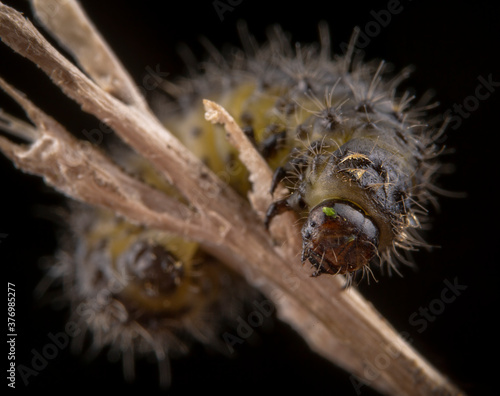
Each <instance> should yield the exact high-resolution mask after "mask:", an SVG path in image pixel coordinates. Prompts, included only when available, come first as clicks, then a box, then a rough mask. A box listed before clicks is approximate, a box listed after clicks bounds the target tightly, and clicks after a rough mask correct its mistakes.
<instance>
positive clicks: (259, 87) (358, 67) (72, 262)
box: [49, 28, 442, 384]
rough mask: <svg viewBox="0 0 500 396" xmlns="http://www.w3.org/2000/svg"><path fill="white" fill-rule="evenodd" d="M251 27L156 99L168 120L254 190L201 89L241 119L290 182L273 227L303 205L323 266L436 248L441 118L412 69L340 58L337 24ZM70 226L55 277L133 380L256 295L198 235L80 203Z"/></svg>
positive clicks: (209, 340)
mask: <svg viewBox="0 0 500 396" xmlns="http://www.w3.org/2000/svg"><path fill="white" fill-rule="evenodd" d="M241 36H242V39H243V46H244V50H243V51H236V52H234V53H233V55H232V56H231V58H229V59H228V58H226V57H224V56H222V55H221V54H220V53H219V52H218V51H217V50H215V49H213V48H212V49H211V50H210V54H211V56H212V58H213V59H212V60H210V61H208V62H206V63H204V64H203V68H204V70H203V72H202V73H200V72H199V71H193V73H192V74H193V75H194V76H193V77H191V78H189V79H185V80H181V81H179V82H172V81H165V82H164V83H163V85H162V87H163V88H164V91H165V96H166V97H165V100H163V101H159V102H157V103H156V108H157V110H158V113H159V115H160V117H161V119H162V121H163V122H164V124H165V125H166V127H167V128H168V129H169V130H170V131H171V132H172V133H174V134H175V135H176V136H177V137H178V138H179V139H180V140H181V141H182V142H183V143H184V145H185V146H186V148H187V149H188V150H191V151H192V152H194V153H195V154H196V155H197V156H199V158H201V159H202V160H203V162H204V163H205V164H206V165H207V166H209V167H210V168H211V169H212V170H213V171H214V172H215V173H219V174H221V175H222V174H225V175H227V174H230V175H231V176H230V177H229V178H228V179H227V180H226V181H227V182H228V183H229V184H230V185H231V186H233V187H234V188H235V189H236V190H237V191H239V192H240V193H241V194H242V195H245V194H246V192H247V191H248V189H249V187H250V185H249V182H248V179H247V172H246V170H245V169H244V167H243V165H241V164H240V163H239V162H238V160H237V153H236V152H235V151H234V149H233V148H231V146H230V145H229V144H228V143H227V141H226V138H225V132H224V130H223V129H222V127H220V126H216V125H215V126H214V125H212V124H210V123H208V122H207V121H206V120H205V119H204V109H203V106H202V99H204V98H206V99H210V100H212V101H214V102H216V103H219V104H220V105H222V106H223V107H224V108H225V109H226V110H227V111H228V112H229V113H230V114H231V115H232V116H233V117H234V119H235V120H236V122H237V123H238V124H239V125H240V126H241V127H242V129H243V130H244V132H245V133H246V134H247V136H248V137H249V139H251V141H252V142H253V143H254V144H255V146H256V148H257V149H258V151H259V152H260V153H261V155H262V156H263V157H264V158H265V159H266V161H267V162H268V163H269V165H270V166H271V168H272V169H273V170H274V172H275V173H274V179H273V183H272V185H271V186H269V188H270V190H271V192H274V191H275V189H276V187H277V185H278V184H279V183H280V182H283V183H284V184H285V185H286V187H287V188H288V189H289V191H290V195H289V196H288V197H286V198H284V199H281V200H276V201H275V202H274V203H273V204H272V205H271V206H270V208H269V210H268V212H267V218H266V225H267V226H270V224H271V221H272V220H273V218H274V217H275V216H277V215H279V214H281V213H283V212H285V211H288V210H292V211H295V212H296V213H297V214H298V216H299V218H300V223H301V226H302V231H301V233H302V238H303V246H302V261H303V262H306V261H309V262H310V263H311V265H312V266H313V267H314V272H313V275H314V276H317V275H320V274H322V273H327V274H334V275H335V274H342V275H345V276H346V278H347V283H348V284H349V283H350V282H352V279H353V277H354V276H355V275H356V274H357V273H360V274H361V275H365V274H366V273H368V274H370V273H371V269H370V265H372V264H374V263H376V262H378V265H382V264H383V263H387V264H388V267H389V268H396V265H397V263H396V258H397V259H401V260H403V261H404V260H405V258H403V257H401V253H400V252H405V251H411V250H414V249H415V248H418V247H419V246H425V243H424V242H423V241H422V240H421V239H420V237H419V236H418V234H417V231H418V230H419V229H420V228H421V223H422V220H423V218H422V217H423V216H424V215H425V213H426V210H425V209H424V208H425V206H426V204H427V203H428V202H429V201H432V200H433V197H432V194H431V193H432V191H433V181H434V178H435V176H436V175H437V173H438V170H439V163H438V161H437V158H436V157H437V156H438V154H439V152H440V148H439V147H438V146H437V144H436V143H435V142H436V139H437V138H438V137H439V136H440V134H441V133H442V128H441V129H435V128H434V127H433V126H429V125H428V121H425V120H424V119H423V116H424V113H425V110H426V109H427V108H430V106H427V105H426V104H425V103H424V104H422V105H421V106H418V105H417V106H413V107H412V105H411V102H412V100H413V98H412V97H411V96H410V94H409V93H407V92H404V93H402V94H399V93H398V92H397V88H398V85H399V84H400V83H401V81H402V80H403V79H404V78H405V77H406V75H407V71H403V72H402V73H400V74H397V75H395V77H393V78H389V79H387V78H385V77H384V72H385V70H386V68H387V65H386V64H385V63H384V62H382V63H365V62H362V61H361V60H358V59H357V58H355V57H354V53H353V52H354V44H355V41H354V40H353V41H352V42H351V44H350V47H349V51H348V52H347V53H346V54H345V55H344V56H338V57H332V56H331V54H330V49H329V40H328V33H327V32H326V31H325V29H322V34H321V41H322V45H321V46H319V47H318V46H316V45H305V46H300V45H295V46H294V45H293V44H292V43H291V41H290V39H289V38H288V37H287V35H286V34H285V33H283V32H282V31H281V30H280V29H278V28H276V29H275V30H274V32H273V33H272V34H271V36H270V38H269V42H268V43H267V44H266V45H263V46H260V45H257V44H256V42H255V40H254V39H253V38H252V37H251V36H250V35H248V34H247V33H245V32H244V33H243V34H242V35H241ZM114 158H115V160H116V161H117V162H118V163H119V164H121V165H122V166H123V167H124V168H125V169H126V170H127V171H128V172H130V173H133V174H135V175H136V176H137V177H139V178H140V179H142V180H144V181H145V182H148V183H149V184H151V185H153V186H155V187H156V188H158V189H162V190H164V191H165V192H166V193H168V194H176V193H175V188H174V187H172V186H169V185H168V184H167V183H166V182H165V181H164V180H161V178H160V177H159V176H158V175H156V174H155V172H154V171H153V170H152V168H151V167H150V166H149V165H148V164H147V163H145V162H144V161H143V160H141V159H138V158H137V157H136V156H135V155H133V154H129V153H124V152H120V150H118V151H117V152H115V153H114ZM227 169H231V172H229V173H228V172H227ZM179 199H181V198H179ZM69 225H70V228H71V229H72V232H73V234H74V235H73V237H72V238H69V239H70V242H68V243H67V244H66V248H65V249H63V250H62V251H61V252H60V255H59V257H60V260H59V262H58V264H57V265H54V266H53V267H52V268H51V269H50V270H49V278H52V279H54V280H60V281H61V282H62V284H63V288H64V294H65V296H66V299H67V300H68V301H70V303H71V306H72V312H73V316H74V320H75V321H76V322H77V323H80V324H81V325H82V326H84V328H85V329H88V332H89V333H91V336H92V345H93V346H94V347H95V348H96V349H101V348H103V347H107V346H109V347H110V349H111V352H116V353H118V354H121V355H122V356H123V360H124V367H125V372H126V374H127V376H128V377H131V376H132V375H133V360H134V356H135V355H146V354H151V353H152V354H153V355H155V356H156V358H157V360H158V361H159V362H160V371H161V373H162V374H161V378H162V381H163V383H165V384H167V383H168V381H169V374H168V357H169V356H173V355H176V354H179V353H183V352H185V351H186V350H187V346H188V345H189V343H190V342H192V341H199V342H202V343H205V344H207V345H211V346H217V344H218V343H220V342H221V338H220V332H221V328H222V326H223V325H224V323H229V322H230V321H231V319H234V318H235V317H236V316H237V315H238V312H240V311H241V310H242V309H243V307H244V301H245V300H247V301H248V300H249V299H251V298H253V296H255V293H256V292H255V291H253V290H252V289H251V288H250V286H248V285H246V283H245V282H244V281H243V280H242V279H241V278H240V277H239V276H237V275H236V274H234V273H232V272H231V271H230V270H229V269H227V268H226V267H225V266H224V265H222V264H221V263H219V262H218V261H217V260H215V259H214V258H212V257H210V256H209V255H207V254H206V253H204V252H202V251H201V250H200V248H199V246H198V245H197V244H195V243H193V242H190V241H187V240H183V239H181V238H179V237H176V236H173V235H170V234H168V233H164V232H159V231H156V230H151V229H145V228H143V227H139V226H135V225H132V224H130V223H128V222H126V221H125V220H122V219H119V218H116V217H115V216H114V215H113V214H111V213H108V212H106V211H103V210H97V209H91V208H87V207H80V206H78V205H76V206H74V207H73V209H72V215H71V220H70V224H69ZM103 296H104V297H103ZM85 339H86V338H85V335H84V334H82V336H81V337H80V339H79V340H80V343H81V344H82V345H83V344H84V342H85Z"/></svg>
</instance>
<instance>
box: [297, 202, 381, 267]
mask: <svg viewBox="0 0 500 396" xmlns="http://www.w3.org/2000/svg"><path fill="white" fill-rule="evenodd" d="M379 235H380V232H379V229H378V227H377V226H376V225H375V223H374V222H373V220H372V219H371V218H370V217H369V216H368V215H367V214H366V213H365V212H364V211H363V210H362V209H361V208H359V207H358V206H357V205H354V204H353V203H351V202H349V201H345V200H339V199H331V200H326V201H323V202H322V203H320V204H319V205H317V206H315V207H314V208H313V209H311V211H310V212H309V217H308V218H307V221H306V222H305V224H304V226H303V227H302V262H305V261H307V260H309V262H310V263H311V264H312V265H314V266H315V267H316V271H315V272H314V274H313V275H314V276H317V275H320V274H322V273H329V274H334V275H335V274H346V273H351V272H354V271H357V270H359V269H361V268H363V267H364V266H368V265H369V263H370V261H371V260H372V259H373V258H374V257H375V256H376V255H377V250H378V243H379Z"/></svg>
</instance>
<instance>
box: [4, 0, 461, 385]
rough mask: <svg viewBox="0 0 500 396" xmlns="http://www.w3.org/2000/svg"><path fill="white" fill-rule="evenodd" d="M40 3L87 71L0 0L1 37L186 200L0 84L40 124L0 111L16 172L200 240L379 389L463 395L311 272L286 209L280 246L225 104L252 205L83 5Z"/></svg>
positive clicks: (254, 159) (261, 177)
mask: <svg viewBox="0 0 500 396" xmlns="http://www.w3.org/2000/svg"><path fill="white" fill-rule="evenodd" d="M33 5H34V8H35V11H36V13H37V14H38V15H39V17H40V20H41V21H42V22H43V23H44V24H45V26H46V28H47V29H48V30H49V31H50V32H51V33H52V34H53V35H54V36H55V37H56V38H57V39H58V41H59V42H60V43H61V44H62V45H63V46H64V47H65V48H66V49H67V50H68V51H70V53H72V55H73V56H74V57H75V59H76V61H77V63H78V64H79V65H80V67H81V68H82V70H83V71H84V72H85V73H87V75H88V76H89V77H90V78H89V77H87V76H86V75H85V74H84V73H83V72H82V71H81V70H80V69H79V68H77V67H76V66H75V65H74V64H72V63H71V62H70V61H68V60H67V59H66V58H64V57H63V56H62V55H61V54H60V53H59V52H58V51H57V50H56V49H55V48H53V47H52V46H51V45H50V44H49V42H47V40H45V38H44V37H43V36H42V35H41V34H40V33H39V32H38V31H37V30H36V28H35V27H34V26H33V25H32V24H31V22H29V21H28V20H26V19H25V18H24V17H23V16H22V15H21V14H20V13H18V12H17V11H15V10H13V9H12V8H10V7H7V6H5V5H3V4H1V3H0V36H1V38H2V40H3V41H4V42H5V43H6V44H7V45H8V46H10V47H11V48H12V49H13V50H14V51H16V52H18V53H19V54H21V55H23V56H24V57H26V58H28V59H29V60H30V61H32V62H33V63H35V64H37V65H38V66H39V67H40V68H41V69H42V70H43V71H44V72H45V73H46V74H47V75H48V76H49V77H50V78H51V79H52V81H53V82H54V84H55V85H57V86H58V87H60V88H61V89H62V91H63V92H64V93H65V94H66V95H67V96H68V97H70V98H71V99H73V100H74V101H76V102H77V103H79V104H80V105H81V106H82V109H83V110H84V111H86V112H88V113H90V114H93V115H95V116H96V117H98V118H99V119H100V120H102V121H103V122H105V123H106V124H107V125H109V126H110V127H111V128H113V130H114V131H115V132H116V133H117V134H118V135H119V136H120V137H121V138H122V139H123V141H125V142H126V143H127V144H128V145H130V146H131V147H132V148H133V149H134V150H135V151H136V152H137V153H139V154H141V155H142V156H143V157H145V158H147V159H148V160H149V161H151V163H152V164H153V165H154V166H155V167H156V169H157V170H158V171H159V172H161V173H162V174H163V175H164V176H165V178H166V179H167V180H168V181H169V182H171V183H172V184H173V185H174V186H175V187H176V188H177V189H178V190H179V191H180V192H181V194H182V195H183V196H184V197H185V198H186V200H187V201H188V202H189V204H190V206H189V207H188V206H185V205H183V204H181V203H179V202H177V201H175V200H173V199H170V198H169V197H167V196H164V195H162V194H160V193H158V192H157V191H155V190H152V189H151V188H149V187H147V186H146V185H144V184H142V183H140V182H138V181H137V180H134V179H132V178H130V177H128V176H127V175H125V174H123V173H122V172H121V171H120V170H119V169H118V168H117V167H115V166H114V165H113V164H112V163H111V161H110V160H108V159H107V158H106V157H105V156H104V155H102V154H101V153H100V152H99V151H98V150H97V149H95V148H93V147H91V146H89V145H86V144H82V143H81V142H78V141H77V140H76V139H74V138H72V137H71V136H70V135H69V133H67V132H66V131H65V130H64V129H63V128H62V127H61V126H60V125H59V124H58V123H57V122H56V121H55V120H53V119H51V118H50V117H48V116H47V115H45V114H43V113H42V112H41V111H40V110H39V109H37V108H36V107H35V106H34V105H33V104H31V103H30V102H29V101H28V100H27V99H26V98H25V97H24V96H23V95H22V94H20V93H19V92H17V91H16V90H15V89H13V88H11V87H10V86H9V85H8V84H7V83H5V82H3V81H2V82H1V83H0V84H1V86H2V88H3V89H4V90H5V91H6V92H7V93H8V94H9V95H10V96H12V97H13V98H14V99H15V100H16V101H18V102H19V104H20V105H21V106H22V107H23V108H24V109H25V111H26V113H27V114H28V116H29V118H30V119H31V120H32V121H33V123H34V124H35V125H36V127H34V128H33V127H30V126H28V125H27V124H25V123H22V122H20V121H18V120H15V119H13V118H12V117H10V116H8V115H0V122H1V124H0V127H2V128H3V129H10V131H11V132H13V133H15V134H17V135H18V136H24V137H27V138H28V140H29V144H28V145H27V146H23V145H18V144H14V143H12V142H10V141H9V140H7V139H5V138H1V139H0V149H1V150H2V151H3V152H4V154H5V155H6V156H8V157H9V158H10V159H11V160H12V161H13V162H15V163H16V165H17V166H18V167H19V168H20V169H22V170H24V171H26V172H30V173H33V174H37V175H40V176H42V177H44V178H45V180H46V182H47V183H48V184H50V185H52V186H53V187H54V188H56V189H58V190H59V191H61V192H63V193H65V194H66V195H68V196H70V197H72V198H75V199H78V200H82V201H85V202H88V203H90V204H94V205H100V206H103V207H107V208H110V209H112V210H114V211H115V212H117V213H118V214H120V215H122V216H125V217H127V218H128V219H129V220H131V221H133V222H135V223H142V224H145V225H147V226H151V227H155V228H158V229H165V230H169V231H173V232H177V233H178V234H180V235H183V236H189V238H192V239H194V240H196V241H198V242H200V243H201V244H202V245H203V246H204V247H205V248H206V249H207V250H208V251H210V252H211V253H212V254H213V255H215V256H216V257H218V258H219V259H220V260H222V261H223V262H225V263H226V264H227V265H228V266H230V267H232V268H233V269H235V270H236V271H238V272H240V273H241V274H243V275H245V276H246V278H247V280H248V281H249V282H250V283H251V284H253V285H254V286H256V287H257V288H259V289H260V290H261V291H262V292H263V293H264V294H266V296H267V297H268V298H270V299H271V300H272V301H273V302H274V304H275V305H276V309H277V312H278V315H279V317H280V318H281V319H283V320H284V321H286V322H288V323H289V324H290V325H292V326H293V327H294V328H295V329H296V330H297V331H298V332H299V333H300V334H301V335H302V336H303V337H304V339H305V340H307V342H308V343H309V345H310V346H311V348H312V349H313V350H314V351H316V352H317V353H319V354H321V355H323V356H324V357H326V358H327V359H329V360H330V361H332V362H334V363H336V364H337V365H339V366H340V367H342V368H344V369H345V370H347V371H348V372H350V373H352V374H353V375H354V376H355V377H357V378H359V379H360V380H362V381H364V382H367V383H368V384H369V385H370V386H372V387H374V388H375V389H377V390H379V391H380V392H382V393H384V394H388V395H429V394H450V395H451V394H454V395H456V394H459V393H460V391H459V390H458V389H457V388H456V387H455V386H454V385H453V384H452V383H450V382H449V380H448V379H447V378H446V377H444V376H443V375H442V374H440V373H439V372H437V371H436V370H435V369H434V368H433V367H432V366H431V365H430V364H429V363H428V362H427V361H426V360H425V359H424V358H423V357H422V356H421V355H420V354H418V353H417V352H416V351H415V350H414V349H413V348H412V347H411V346H409V345H408V344H407V343H406V342H405V341H404V340H403V339H402V338H401V337H400V336H399V335H398V334H397V332H396V331H395V330H394V329H393V328H392V327H391V326H390V325H389V324H388V323H387V322H386V321H385V320H384V318H382V317H381V315H380V314H379V313H377V311H376V310H375V309H374V308H373V307H372V305H371V304H370V303H369V302H367V301H366V300H364V299H363V298H362V297H361V295H360V294H359V293H358V292H357V291H356V290H355V289H350V290H347V291H346V290H343V282H342V279H341V278H340V277H330V276H321V277H318V278H311V277H310V276H309V272H308V271H307V270H305V269H304V268H302V266H301V264H300V260H299V256H298V254H297V253H298V251H299V248H300V240H299V238H298V236H297V230H296V228H295V226H294V224H293V219H292V218H291V217H285V216H284V217H283V219H280V222H279V224H278V223H277V224H276V225H273V234H274V236H275V237H276V236H278V235H288V236H287V237H286V240H285V243H284V244H283V245H281V244H273V243H272V241H271V238H269V236H268V234H267V231H266V230H265V229H264V226H263V224H262V221H261V219H260V218H259V215H260V216H261V215H262V212H263V211H264V210H265V208H266V205H267V204H268V203H269V202H270V199H271V197H270V196H269V194H268V187H269V184H270V183H269V181H270V172H269V169H268V168H267V164H266V163H265V162H264V161H262V160H261V159H260V157H259V156H258V154H257V153H256V152H255V151H254V149H253V148H252V147H251V145H248V144H246V143H245V140H244V139H242V138H241V137H240V138H238V137H235V136H236V135H238V131H237V130H238V129H239V128H238V126H237V125H236V123H235V122H234V120H233V119H232V118H231V117H230V115H229V114H227V112H226V111H225V110H224V109H222V108H221V107H220V106H218V105H217V104H214V103H213V102H206V103H205V105H206V106H207V110H208V117H209V118H210V119H211V121H214V122H221V123H223V124H224V125H225V127H226V130H227V131H228V134H229V135H230V136H232V139H233V141H234V142H235V143H234V144H235V145H236V147H238V149H239V150H240V156H241V158H242V160H243V162H244V163H245V164H246V165H247V166H248V168H249V170H250V171H251V175H252V176H251V178H252V179H251V180H252V183H253V186H254V189H253V191H252V195H251V197H250V202H251V203H252V205H253V209H254V210H252V208H251V207H250V205H249V204H248V202H246V201H244V200H243V199H242V198H241V197H239V196H238V195H237V194H236V193H235V192H234V191H233V190H232V189H230V188H229V187H228V186H227V185H225V184H224V183H223V182H222V181H221V180H220V179H218V178H217V177H216V176H215V175H214V174H213V173H212V172H211V171H210V169H208V168H207V167H205V166H204V165H203V164H202V163H201V162H200V161H199V160H198V159H197V158H195V157H194V156H193V155H192V154H191V153H189V152H188V151H187V150H186V149H185V148H184V147H183V146H182V145H181V144H180V142H179V141H178V140H177V139H176V138H175V137H174V136H173V135H172V134H170V133H169V132H168V131H167V130H165V128H164V127H163V126H162V125H161V123H160V122H159V121H158V120H157V119H156V118H155V117H154V115H153V114H152V112H151V111H150V110H149V108H148V107H147V105H146V103H145V101H144V100H143V98H142V97H141V96H140V94H139V93H138V91H137V90H136V88H135V87H134V84H133V82H132V80H131V79H130V77H129V76H128V74H127V73H126V71H125V69H124V68H123V67H122V66H121V64H120V63H119V61H118V60H117V59H116V57H115V56H114V54H113V53H112V52H111V50H110V49H109V48H108V46H107V45H106V44H105V43H104V41H103V40H102V38H101V37H100V35H99V34H98V33H97V32H96V30H95V28H94V27H93V25H92V24H91V23H90V22H89V21H88V19H87V17H86V15H85V14H84V12H83V11H82V10H81V9H80V7H79V5H78V3H77V2H75V1H63V2H60V1H55V0H53V1H42V0H34V1H33ZM55 7H57V9H58V16H57V17H56V18H51V17H50V15H48V14H49V12H50V10H53V9H54V8H55ZM60 16H61V18H60ZM62 16H64V18H63V17H62ZM235 131H236V132H235ZM382 355H384V356H390V365H389V367H386V368H385V369H384V370H380V371H377V372H376V373H374V372H373V371H369V370H368V367H370V368H372V367H373V363H374V362H375V361H376V359H377V356H382ZM332 386H333V385H332Z"/></svg>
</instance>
